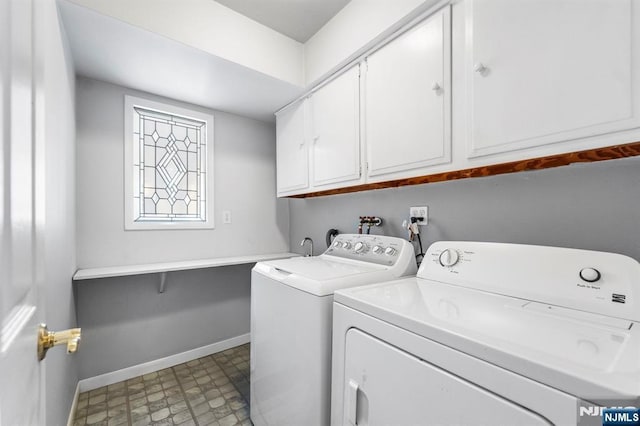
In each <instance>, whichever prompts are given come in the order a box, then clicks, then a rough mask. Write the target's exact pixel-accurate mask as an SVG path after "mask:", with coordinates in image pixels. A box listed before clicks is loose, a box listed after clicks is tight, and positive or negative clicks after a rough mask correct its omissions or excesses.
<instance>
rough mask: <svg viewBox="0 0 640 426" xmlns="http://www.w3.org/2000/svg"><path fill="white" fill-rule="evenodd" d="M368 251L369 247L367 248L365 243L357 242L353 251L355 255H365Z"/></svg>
mask: <svg viewBox="0 0 640 426" xmlns="http://www.w3.org/2000/svg"><path fill="white" fill-rule="evenodd" d="M368 249H369V247H367V245H366V244H365V243H363V242H360V241H359V242H357V243H356V245H355V247H354V248H353V251H355V252H356V253H366V252H367V250H368Z"/></svg>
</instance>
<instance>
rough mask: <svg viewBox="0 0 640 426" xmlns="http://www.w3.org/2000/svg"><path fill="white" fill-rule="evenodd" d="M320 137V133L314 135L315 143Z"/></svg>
mask: <svg viewBox="0 0 640 426" xmlns="http://www.w3.org/2000/svg"><path fill="white" fill-rule="evenodd" d="M318 139H320V136H319V135H316V136H314V137H313V143H314V144H315V143H316V142H318Z"/></svg>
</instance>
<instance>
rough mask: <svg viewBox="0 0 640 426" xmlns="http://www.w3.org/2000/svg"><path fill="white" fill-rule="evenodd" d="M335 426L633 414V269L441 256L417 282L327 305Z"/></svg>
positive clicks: (557, 256)
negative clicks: (627, 410) (611, 410)
mask: <svg viewBox="0 0 640 426" xmlns="http://www.w3.org/2000/svg"><path fill="white" fill-rule="evenodd" d="M333 333H334V334H333V367H332V370H333V373H332V417H331V420H332V421H331V424H332V425H334V426H337V425H360V426H362V425H371V426H376V425H384V426H386V425H394V426H403V425H548V424H556V425H575V424H585V425H586V424H597V425H601V424H603V423H602V417H601V407H604V406H608V407H611V406H613V407H629V406H631V407H640V406H639V405H638V404H640V401H639V397H640V265H639V264H638V262H636V261H635V260H633V259H631V258H629V257H626V256H622V255H617V254H612V253H603V252H593V251H585V250H576V249H565V248H553V247H540V246H526V245H515V244H498V243H474V242H439V243H435V244H433V245H432V246H431V247H430V248H429V249H428V251H427V254H426V256H425V259H424V262H423V264H422V265H421V267H420V270H419V271H418V275H417V277H416V278H407V279H402V280H395V281H391V282H387V283H380V284H375V285H373V286H367V287H359V288H352V289H347V290H341V291H338V292H336V294H335V303H334V326H333Z"/></svg>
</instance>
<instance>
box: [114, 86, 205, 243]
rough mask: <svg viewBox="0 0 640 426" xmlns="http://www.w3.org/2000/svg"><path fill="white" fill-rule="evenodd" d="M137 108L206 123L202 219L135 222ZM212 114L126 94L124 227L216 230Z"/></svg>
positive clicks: (127, 228) (133, 228)
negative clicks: (203, 208)
mask: <svg viewBox="0 0 640 426" xmlns="http://www.w3.org/2000/svg"><path fill="white" fill-rule="evenodd" d="M134 107H140V108H143V109H147V110H153V111H157V112H161V113H164V114H171V115H179V116H184V117H189V118H194V119H196V120H199V121H203V122H205V123H206V132H205V135H204V141H205V146H206V156H207V158H206V163H207V168H206V183H205V184H206V188H205V193H206V204H205V205H206V207H205V208H206V211H205V220H203V221H157V220H154V221H136V220H135V219H134V208H135V206H134V203H136V199H135V197H134V178H133V169H134V149H138V141H137V140H136V137H135V134H134V131H135V130H134V129H135V127H136V126H135V123H134V121H135V120H134V114H135V111H134ZM213 135H214V132H213V115H211V114H205V113H202V112H199V111H194V110H190V109H186V108H180V107H176V106H174V105H171V104H166V103H162V102H157V101H151V100H149V99H143V98H139V97H135V96H129V95H125V97H124V229H125V230H154V229H155V230H171V229H213V228H215V221H214V210H213V209H214V202H213V195H214V190H213V188H214V187H213V184H214V180H213V177H214V163H213V161H214V156H213V151H214V149H213V148H214V138H213Z"/></svg>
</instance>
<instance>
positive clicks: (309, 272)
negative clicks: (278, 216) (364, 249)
mask: <svg viewBox="0 0 640 426" xmlns="http://www.w3.org/2000/svg"><path fill="white" fill-rule="evenodd" d="M263 263H266V264H268V265H270V266H272V267H274V268H277V269H278V270H280V271H282V272H285V273H289V274H295V275H298V276H300V277H304V278H310V279H313V280H316V281H328V280H335V279H338V278H346V277H349V276H351V275H356V274H364V273H367V272H372V271H379V270H381V269H385V268H383V267H380V266H379V265H375V264H368V263H364V262H358V263H355V262H351V263H346V262H340V261H332V260H327V259H326V258H323V257H318V256H313V257H293V258H290V259H279V260H272V261H267V262H263Z"/></svg>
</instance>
